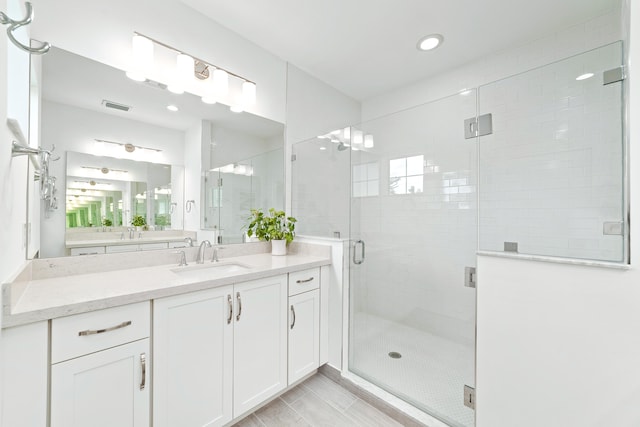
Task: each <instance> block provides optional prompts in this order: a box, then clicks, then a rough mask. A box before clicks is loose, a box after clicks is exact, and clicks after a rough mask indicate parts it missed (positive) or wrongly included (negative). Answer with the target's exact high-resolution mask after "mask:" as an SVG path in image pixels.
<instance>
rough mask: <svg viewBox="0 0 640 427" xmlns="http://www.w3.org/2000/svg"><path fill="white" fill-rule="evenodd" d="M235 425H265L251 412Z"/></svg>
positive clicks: (251, 426)
mask: <svg viewBox="0 0 640 427" xmlns="http://www.w3.org/2000/svg"><path fill="white" fill-rule="evenodd" d="M233 427H265V426H264V424H262V421H260V420H259V419H258V418H257V417H256V416H255V414H251V415H249V416H248V417H246V418H244V419H242V420H241V421H240V422H237V423H235V424H234V425H233Z"/></svg>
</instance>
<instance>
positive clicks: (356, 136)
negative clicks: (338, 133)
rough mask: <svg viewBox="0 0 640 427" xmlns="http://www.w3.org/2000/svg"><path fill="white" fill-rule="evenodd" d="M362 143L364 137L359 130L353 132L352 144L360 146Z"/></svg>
mask: <svg viewBox="0 0 640 427" xmlns="http://www.w3.org/2000/svg"><path fill="white" fill-rule="evenodd" d="M363 142H364V135H363V133H362V131H361V130H354V131H353V144H354V145H360V144H362V143H363Z"/></svg>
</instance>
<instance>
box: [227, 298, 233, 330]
mask: <svg viewBox="0 0 640 427" xmlns="http://www.w3.org/2000/svg"><path fill="white" fill-rule="evenodd" d="M227 304H229V317H227V325H228V324H229V323H231V321H232V320H233V302H231V294H228V295H227Z"/></svg>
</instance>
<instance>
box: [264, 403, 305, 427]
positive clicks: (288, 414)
mask: <svg viewBox="0 0 640 427" xmlns="http://www.w3.org/2000/svg"><path fill="white" fill-rule="evenodd" d="M255 414H256V416H257V417H258V419H259V420H260V421H262V422H263V423H264V425H265V426H266V427H288V426H292V427H305V426H309V427H310V425H309V423H307V422H306V421H305V420H304V419H303V418H302V417H301V416H300V414H298V413H296V412H295V411H294V410H293V409H291V408H290V407H289V405H287V404H286V403H284V401H283V400H282V399H279V398H278V399H276V400H274V401H273V402H271V403H269V404H268V405H267V406H265V407H264V408H260V409H259V410H257V411H256V413H255Z"/></svg>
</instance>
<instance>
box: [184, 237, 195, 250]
mask: <svg viewBox="0 0 640 427" xmlns="http://www.w3.org/2000/svg"><path fill="white" fill-rule="evenodd" d="M184 242H185V243H188V244H189V247H190V248H192V247H193V239H192V238H191V237H185V238H184Z"/></svg>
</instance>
